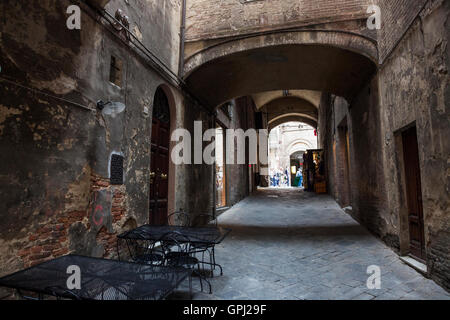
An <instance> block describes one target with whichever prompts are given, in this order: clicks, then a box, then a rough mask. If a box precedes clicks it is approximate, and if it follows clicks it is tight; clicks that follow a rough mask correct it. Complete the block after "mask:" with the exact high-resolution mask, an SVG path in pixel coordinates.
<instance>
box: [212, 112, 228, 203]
mask: <svg viewBox="0 0 450 320" xmlns="http://www.w3.org/2000/svg"><path fill="white" fill-rule="evenodd" d="M218 127H220V128H222V130H223V139H222V140H223V142H222V146H223V174H224V176H225V178H224V192H225V204H223V205H222V206H220V207H217V199H216V203H215V206H216V207H215V210H217V209H221V208H225V207H226V206H227V205H228V174H227V173H228V172H227V171H228V170H227V162H226V142H227V140H226V139H227V134H226V132H227V127H226V126H225V125H224V124H223V123H222V122H221V121H219V120H217V119H216V121H215V128H216V129H217V128H218ZM214 139H215V137H214ZM216 150H217V144H216V149H215V150H214V152H216ZM214 166H216V153H215V154H214ZM214 174H215V175H217V172H216V170H214ZM214 181H216V176H214ZM214 193H215V194H217V187H216V184H215V183H214Z"/></svg>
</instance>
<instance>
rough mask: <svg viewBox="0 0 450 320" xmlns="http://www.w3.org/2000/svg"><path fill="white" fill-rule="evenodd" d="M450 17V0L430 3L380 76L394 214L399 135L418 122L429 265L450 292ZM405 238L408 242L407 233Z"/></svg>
mask: <svg viewBox="0 0 450 320" xmlns="http://www.w3.org/2000/svg"><path fill="white" fill-rule="evenodd" d="M449 17H450V3H449V2H448V1H430V3H429V4H428V6H427V9H426V10H425V11H424V12H423V13H422V14H421V16H420V19H418V20H417V21H416V22H415V23H414V25H413V27H412V28H411V29H410V30H409V31H408V33H407V35H406V36H405V38H404V39H403V40H402V41H401V43H400V45H399V46H398V48H397V49H396V50H395V51H394V52H393V54H392V56H391V57H390V59H388V60H387V61H386V63H385V64H384V66H383V67H382V68H381V70H380V73H379V86H380V105H381V107H382V110H383V112H382V117H381V123H382V126H383V127H382V128H383V130H382V133H383V134H382V136H381V138H382V141H383V145H384V147H385V149H384V153H383V156H384V162H385V167H386V171H385V179H386V188H387V190H388V193H387V195H388V198H387V200H388V203H389V207H390V211H391V212H390V215H392V216H396V220H397V221H398V220H399V219H401V218H402V217H403V215H404V210H403V208H402V207H404V205H402V204H403V203H405V198H404V194H403V192H404V190H403V188H402V183H401V176H402V172H401V171H400V170H399V167H400V161H401V154H399V152H398V150H401V145H399V140H398V139H396V133H397V132H399V130H402V129H403V128H404V127H405V126H407V125H409V124H411V123H414V122H415V124H416V126H417V135H418V143H419V158H420V167H421V181H422V198H423V211H424V223H425V241H426V253H427V265H428V268H429V272H430V274H431V276H432V277H433V279H435V280H436V281H437V282H439V283H440V284H442V285H444V286H445V287H447V288H450V258H449V257H450V246H449V243H450V209H449V208H450V196H449V192H450V175H449V172H450V171H449V170H450V169H449V168H450V167H449V163H450V158H449V155H450V140H449V138H448V137H449V136H450V110H449V106H450V77H449V74H448V72H449V69H450V51H449V45H450V28H449V26H450V18H449ZM397 223H398V222H397ZM396 228H397V229H398V228H399V226H398V224H397V226H396ZM401 231H402V230H401ZM400 236H401V237H404V233H400ZM401 240H402V241H403V242H405V240H404V239H401ZM402 249H403V248H402Z"/></svg>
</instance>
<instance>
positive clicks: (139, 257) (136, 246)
mask: <svg viewBox="0 0 450 320" xmlns="http://www.w3.org/2000/svg"><path fill="white" fill-rule="evenodd" d="M125 243H126V247H127V249H128V250H127V251H128V259H127V257H123V258H121V259H120V260H125V261H126V260H131V261H133V262H140V263H144V262H145V263H151V262H152V261H151V260H150V261H145V259H146V257H147V258H149V257H151V256H152V254H153V252H154V250H155V241H153V240H141V239H125Z"/></svg>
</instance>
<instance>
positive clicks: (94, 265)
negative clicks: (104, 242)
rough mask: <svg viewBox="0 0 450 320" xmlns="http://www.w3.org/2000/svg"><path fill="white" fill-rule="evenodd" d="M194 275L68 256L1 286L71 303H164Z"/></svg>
mask: <svg viewBox="0 0 450 320" xmlns="http://www.w3.org/2000/svg"><path fill="white" fill-rule="evenodd" d="M71 265H76V266H78V267H80V270H81V289H79V290H78V289H72V290H69V289H67V279H68V278H69V276H70V275H71V274H68V273H67V268H68V267H69V266H71ZM190 273H191V271H190V270H188V269H185V268H178V267H162V266H150V265H141V264H137V263H129V262H122V261H117V260H106V259H100V258H91V257H83V256H77V255H68V256H64V257H60V258H57V259H54V260H51V261H47V262H44V263H42V264H39V265H37V266H34V267H31V268H28V269H25V270H22V271H19V272H16V273H14V274H11V275H8V276H5V277H3V278H1V279H0V286H4V287H9V288H14V289H20V290H24V291H32V292H37V293H42V294H47V295H52V296H57V297H62V298H68V299H83V300H84V299H88V300H160V299H163V298H165V297H166V296H167V295H168V294H170V293H171V292H172V291H173V290H174V289H175V288H176V287H177V286H178V285H179V284H180V283H181V282H182V281H183V280H184V279H186V278H187V277H188V276H189V275H190Z"/></svg>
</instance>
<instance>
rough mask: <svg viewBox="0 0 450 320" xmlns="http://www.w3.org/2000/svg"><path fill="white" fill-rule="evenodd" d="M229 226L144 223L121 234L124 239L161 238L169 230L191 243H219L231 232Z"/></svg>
mask: <svg viewBox="0 0 450 320" xmlns="http://www.w3.org/2000/svg"><path fill="white" fill-rule="evenodd" d="M230 231H231V229H227V228H212V227H204V228H194V227H183V226H151V225H148V224H146V225H143V226H140V227H138V228H136V229H133V230H130V231H127V232H124V233H122V234H121V235H119V236H118V237H119V238H122V239H135V240H139V239H142V240H155V241H156V240H159V239H160V238H161V237H162V236H163V235H165V234H166V233H168V232H178V233H180V234H182V235H183V236H185V237H187V238H188V239H189V242H191V243H211V244H218V243H220V242H222V240H223V239H224V238H225V237H226V236H227V235H228V233H230Z"/></svg>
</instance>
